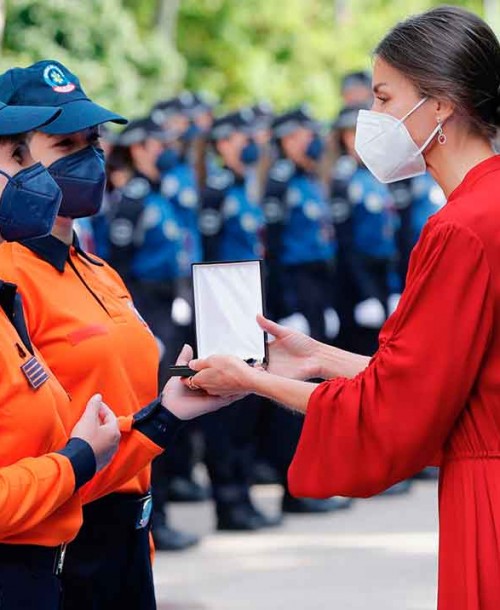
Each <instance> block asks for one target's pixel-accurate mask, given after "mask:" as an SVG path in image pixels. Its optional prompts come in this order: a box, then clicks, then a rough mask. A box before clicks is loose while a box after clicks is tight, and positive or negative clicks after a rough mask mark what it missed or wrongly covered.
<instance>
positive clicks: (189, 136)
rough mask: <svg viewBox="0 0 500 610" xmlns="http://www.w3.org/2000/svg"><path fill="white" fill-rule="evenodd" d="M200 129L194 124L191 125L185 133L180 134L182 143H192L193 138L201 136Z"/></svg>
mask: <svg viewBox="0 0 500 610" xmlns="http://www.w3.org/2000/svg"><path fill="white" fill-rule="evenodd" d="M201 133H202V132H201V129H200V128H199V127H198V125H196V124H195V123H191V124H190V125H189V127H188V128H187V129H186V131H185V132H184V133H183V134H182V136H181V140H182V141H183V142H192V141H193V140H194V139H195V138H197V137H198V136H200V135H201Z"/></svg>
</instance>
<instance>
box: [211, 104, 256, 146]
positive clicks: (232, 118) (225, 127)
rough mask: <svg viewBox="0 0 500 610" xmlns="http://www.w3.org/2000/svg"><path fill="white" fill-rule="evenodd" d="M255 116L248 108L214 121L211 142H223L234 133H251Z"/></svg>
mask: <svg viewBox="0 0 500 610" xmlns="http://www.w3.org/2000/svg"><path fill="white" fill-rule="evenodd" d="M254 119H255V114H254V113H253V111H252V110H251V109H250V108H243V109H242V110H239V111H238V112H231V113H230V114H225V115H224V116H221V117H218V118H217V119H215V121H214V124H213V125H212V129H211V131H210V137H211V138H212V140H225V139H227V138H229V137H230V136H231V135H232V134H233V133H234V132H236V131H243V132H244V133H248V134H250V133H252V132H253V131H254Z"/></svg>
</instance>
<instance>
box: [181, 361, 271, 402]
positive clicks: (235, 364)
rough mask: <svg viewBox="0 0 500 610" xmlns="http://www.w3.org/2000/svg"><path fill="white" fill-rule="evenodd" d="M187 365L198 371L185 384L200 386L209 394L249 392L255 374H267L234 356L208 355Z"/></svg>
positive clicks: (224, 395) (243, 393)
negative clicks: (208, 356)
mask: <svg viewBox="0 0 500 610" xmlns="http://www.w3.org/2000/svg"><path fill="white" fill-rule="evenodd" d="M189 366H190V367H191V368H192V369H193V370H195V371H199V372H198V373H197V374H196V375H195V376H194V377H192V379H191V381H190V382H187V381H186V382H184V383H185V384H186V385H188V387H189V385H191V387H192V386H194V387H198V388H202V389H203V390H204V391H205V392H206V393H207V394H210V395H211V396H223V397H226V398H228V397H230V396H233V397H234V395H240V397H243V396H245V395H246V394H249V393H250V392H252V391H253V389H254V379H255V375H267V373H266V372H265V371H263V370H262V369H260V368H253V367H251V366H249V365H248V364H247V363H246V362H244V361H243V360H240V359H239V358H236V357H235V356H210V358H206V359H204V360H192V361H191V362H190V363H189Z"/></svg>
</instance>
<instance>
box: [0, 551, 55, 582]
mask: <svg viewBox="0 0 500 610" xmlns="http://www.w3.org/2000/svg"><path fill="white" fill-rule="evenodd" d="M65 554H66V544H61V545H59V546H56V547H52V546H38V545H35V544H0V565H1V564H10V565H12V564H13V563H20V564H23V565H25V566H29V567H31V568H32V569H34V570H42V571H51V572H52V573H53V574H55V575H56V576H60V575H61V572H62V569H63V565H64V556H65Z"/></svg>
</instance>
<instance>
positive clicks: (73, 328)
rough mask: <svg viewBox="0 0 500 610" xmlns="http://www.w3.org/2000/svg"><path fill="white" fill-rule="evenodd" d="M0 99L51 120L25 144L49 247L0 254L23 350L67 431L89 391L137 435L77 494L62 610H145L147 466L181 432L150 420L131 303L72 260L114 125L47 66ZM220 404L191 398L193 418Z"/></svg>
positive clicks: (18, 75) (154, 366)
mask: <svg viewBox="0 0 500 610" xmlns="http://www.w3.org/2000/svg"><path fill="white" fill-rule="evenodd" d="M0 99H8V100H10V103H11V104H18V105H25V104H29V103H30V100H37V103H38V104H39V105H52V106H57V107H60V108H61V110H62V114H61V116H60V117H58V118H57V119H56V120H55V121H53V123H51V125H50V127H49V126H47V127H42V128H40V130H38V131H37V132H36V133H34V134H33V136H32V138H31V140H30V150H31V153H32V154H33V156H34V157H35V158H36V159H37V160H38V161H41V162H42V163H43V164H44V165H45V166H46V167H47V168H48V171H49V172H50V174H51V175H52V176H53V178H54V179H55V181H56V182H57V183H58V185H59V186H60V188H61V190H62V193H63V199H62V203H61V208H60V210H59V217H58V219H57V221H56V224H55V227H54V230H53V232H52V235H50V236H48V237H46V238H44V239H38V240H25V241H23V242H22V243H21V244H16V245H14V244H3V245H2V247H1V248H0V266H1V267H2V268H5V270H6V274H7V277H8V278H9V279H10V280H11V281H15V282H17V283H18V285H19V290H20V291H21V293H22V295H23V298H24V302H25V309H26V317H27V324H28V328H29V329H30V332H31V335H32V339H33V343H34V344H35V345H36V346H37V348H38V349H39V350H40V352H41V353H42V354H43V356H44V358H45V359H46V361H47V362H48V364H49V366H51V368H52V369H53V371H54V373H55V375H56V376H57V378H58V379H59V381H60V382H61V384H62V385H63V387H64V388H65V389H66V391H67V392H68V393H69V394H70V395H71V396H72V398H73V403H72V405H71V410H70V411H69V412H68V413H67V416H68V418H69V420H70V421H71V420H76V419H77V418H78V417H79V415H80V412H81V410H82V409H83V405H84V402H83V397H84V396H86V395H87V394H88V392H89V391H90V389H91V388H99V391H100V392H101V393H102V395H103V397H104V400H105V401H106V403H107V404H109V406H110V408H111V409H112V410H113V411H114V412H115V414H117V415H120V416H122V417H123V418H128V421H130V420H131V418H132V417H133V418H134V425H135V427H136V428H138V429H139V431H140V432H141V433H142V434H140V435H139V436H137V434H136V435H135V436H134V435H132V436H131V437H130V436H129V437H128V438H126V439H124V441H122V443H121V444H120V448H119V451H118V453H117V455H116V457H115V460H114V461H113V463H112V464H111V465H110V467H109V468H107V469H106V471H104V472H103V473H102V475H101V476H100V477H99V478H98V479H96V480H95V481H94V482H91V483H90V484H88V485H86V486H85V487H84V488H83V489H82V490H81V497H82V500H83V502H84V504H86V506H84V525H83V527H82V530H81V531H80V533H79V535H78V537H77V539H76V540H75V541H74V542H73V543H72V544H71V545H70V546H69V547H68V551H67V553H66V561H65V568H64V572H63V576H62V578H63V590H64V607H65V608H68V609H71V610H78V609H79V608H82V609H85V610H92V609H101V608H106V609H108V608H121V607H123V608H125V607H126V608H129V609H131V610H132V609H137V610H139V609H141V610H142V609H147V610H150V609H153V608H155V606H156V604H155V596H154V587H153V578H152V570H151V560H150V549H149V515H150V510H151V497H150V492H149V486H150V465H149V462H150V461H151V460H152V459H153V457H156V455H158V454H159V453H160V452H161V451H162V449H163V448H165V447H166V446H167V444H168V443H169V441H170V439H171V438H172V434H173V433H174V432H175V430H176V429H177V428H178V427H179V425H180V423H181V422H180V421H179V420H178V419H177V418H176V417H175V416H174V415H173V414H172V412H169V411H166V410H165V409H163V408H161V405H160V408H159V411H158V405H157V402H155V401H156V396H157V393H158V388H157V371H158V358H159V355H158V348H157V345H156V341H155V339H154V337H153V335H152V333H151V332H150V330H149V328H148V327H147V325H146V323H145V322H144V321H143V319H142V318H141V316H140V315H139V313H138V312H137V310H136V309H135V307H134V304H133V302H132V299H131V297H130V294H129V293H128V291H127V290H126V288H125V286H124V284H123V282H122V281H121V279H120V277H119V276H118V274H117V273H116V272H115V271H114V270H113V269H111V268H110V267H109V266H108V265H106V264H105V263H104V262H103V261H102V260H99V259H97V258H95V257H92V256H89V255H88V254H87V253H86V252H84V251H83V250H82V248H81V247H80V245H79V243H78V240H77V238H76V236H75V235H74V232H73V220H74V219H75V218H79V217H84V216H89V215H92V214H94V213H96V212H97V211H98V209H99V207H100V205H101V202H102V196H103V191H104V186H105V172H104V160H103V155H102V151H101V150H100V149H99V136H98V126H99V125H100V124H102V123H105V122H107V121H115V122H124V120H123V119H122V117H120V116H118V115H116V114H114V113H112V112H110V111H108V110H106V109H104V108H102V107H101V106H98V105H97V104H95V103H93V102H92V101H91V100H89V99H88V97H87V96H86V95H85V93H84V91H83V89H82V88H81V85H80V83H79V80H78V78H77V77H76V76H75V75H74V74H72V73H71V72H70V71H69V70H68V69H67V68H66V67H65V66H63V65H62V64H60V63H58V62H55V61H42V62H38V63H36V64H34V65H33V66H30V67H29V68H26V69H23V68H14V69H12V70H9V71H8V72H7V73H6V75H5V76H4V77H3V78H0ZM190 353H191V352H189V351H187V352H186V354H187V355H188V356H189V355H190ZM175 388H177V390H178V391H179V392H181V393H182V392H184V391H185V390H184V388H183V386H182V384H181V383H180V381H179V380H172V383H171V384H170V385H169V389H168V390H167V392H166V393H165V394H164V397H165V396H169V398H166V400H167V402H169V405H170V404H171V402H172V403H175V405H177V406H179V404H180V406H181V408H180V411H179V412H177V414H178V415H179V417H181V418H186V413H187V411H186V409H188V410H189V401H188V403H186V401H185V398H183V396H182V394H181V395H179V396H178V397H175V396H174V397H173V399H172V401H171V400H170V398H172V396H173V394H172V391H173V393H174V394H175ZM91 393H92V392H91ZM152 401H153V402H152ZM148 403H152V409H153V411H154V412H156V411H157V412H158V414H159V415H158V417H156V416H155V417H153V418H152V419H151V418H149V419H148V417H146V418H145V419H144V421H142V419H143V418H142V416H140V419H141V422H142V423H141V422H138V421H137V415H134V414H135V413H136V412H137V411H139V409H141V407H142V406H143V405H145V404H148ZM226 403H227V401H226ZM222 404H223V403H222V402H221V401H218V402H214V401H213V400H212V399H206V398H205V399H203V398H201V399H200V400H199V404H198V403H197V404H196V405H194V406H195V409H194V412H193V414H194V415H196V414H201V412H203V411H204V410H206V407H207V405H210V406H209V409H211V408H212V406H220V405H222ZM175 405H171V406H172V410H175ZM146 412H147V409H146ZM187 417H189V415H187ZM123 429H124V428H123V426H122V430H123Z"/></svg>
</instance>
